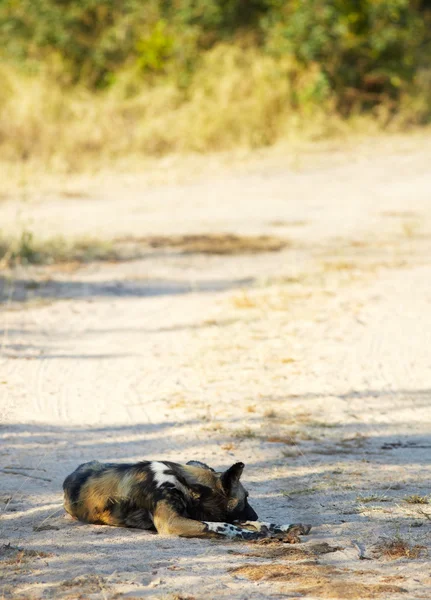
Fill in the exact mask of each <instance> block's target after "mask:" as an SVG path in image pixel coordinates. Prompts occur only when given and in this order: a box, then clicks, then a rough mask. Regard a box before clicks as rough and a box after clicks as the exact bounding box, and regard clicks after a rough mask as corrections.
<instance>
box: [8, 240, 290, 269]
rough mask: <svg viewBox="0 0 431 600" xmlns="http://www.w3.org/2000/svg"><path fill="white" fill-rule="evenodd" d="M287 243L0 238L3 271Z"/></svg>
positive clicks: (267, 247)
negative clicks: (157, 251) (159, 252)
mask: <svg viewBox="0 0 431 600" xmlns="http://www.w3.org/2000/svg"><path fill="white" fill-rule="evenodd" d="M286 244H287V242H286V241H284V240H281V239H279V238H276V237H271V236H241V235H233V234H209V235H205V234H202V235H181V236H156V237H152V236H149V237H145V238H137V239H134V238H127V239H126V238H121V239H116V240H113V241H104V240H99V239H94V238H82V239H72V240H66V239H65V238H63V237H54V238H49V239H37V238H36V237H35V236H34V234H33V233H32V232H31V231H27V230H25V231H23V232H22V234H21V235H20V236H19V237H16V238H7V237H2V236H1V235H0V269H1V268H5V267H11V266H14V265H17V264H23V265H28V264H38V265H46V264H56V263H71V264H73V263H75V264H79V263H87V262H92V261H112V262H114V261H120V260H132V259H136V258H139V257H142V256H144V255H145V254H148V252H149V251H153V250H154V249H175V250H177V251H180V252H181V253H185V254H191V253H196V254H223V255H238V254H248V253H252V254H257V253H259V252H276V251H278V250H281V249H282V248H283V247H284V246H285V245H286Z"/></svg>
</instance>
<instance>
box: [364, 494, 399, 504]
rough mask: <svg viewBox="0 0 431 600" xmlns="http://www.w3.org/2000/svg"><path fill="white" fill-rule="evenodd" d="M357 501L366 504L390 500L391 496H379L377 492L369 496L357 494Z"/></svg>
mask: <svg viewBox="0 0 431 600" xmlns="http://www.w3.org/2000/svg"><path fill="white" fill-rule="evenodd" d="M356 501H357V502H361V503H362V504H368V503H369V502H391V498H389V497H388V496H379V495H378V494H371V495H370V496H358V497H357V498H356Z"/></svg>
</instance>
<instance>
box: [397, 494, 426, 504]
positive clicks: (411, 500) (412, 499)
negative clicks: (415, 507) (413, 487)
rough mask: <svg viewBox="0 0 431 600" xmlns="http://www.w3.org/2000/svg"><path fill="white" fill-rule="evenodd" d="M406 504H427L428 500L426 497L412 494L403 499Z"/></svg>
mask: <svg viewBox="0 0 431 600" xmlns="http://www.w3.org/2000/svg"><path fill="white" fill-rule="evenodd" d="M403 500H404V502H407V504H429V503H430V501H429V498H428V497H427V496H419V494H412V495H411V496H406V497H405V498H403Z"/></svg>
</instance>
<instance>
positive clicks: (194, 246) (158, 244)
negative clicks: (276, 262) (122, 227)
mask: <svg viewBox="0 0 431 600" xmlns="http://www.w3.org/2000/svg"><path fill="white" fill-rule="evenodd" d="M127 241H130V240H129V239H121V238H120V239H118V240H117V242H120V243H121V242H127ZM132 242H134V243H141V244H143V245H145V246H148V247H150V248H175V249H178V250H180V251H181V252H183V253H184V254H230V255H235V254H258V253H261V252H277V251H279V250H282V249H283V248H285V247H286V246H287V245H288V241H287V240H284V239H281V238H279V237H275V236H270V235H255V236H252V235H237V234H234V233H214V234H211V233H208V234H192V235H169V236H149V237H143V238H137V239H133V240H132Z"/></svg>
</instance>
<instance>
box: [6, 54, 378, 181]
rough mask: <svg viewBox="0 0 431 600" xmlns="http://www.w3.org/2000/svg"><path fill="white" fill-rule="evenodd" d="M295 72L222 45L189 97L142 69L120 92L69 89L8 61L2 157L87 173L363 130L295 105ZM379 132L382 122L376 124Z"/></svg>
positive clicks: (122, 82) (206, 60)
mask: <svg viewBox="0 0 431 600" xmlns="http://www.w3.org/2000/svg"><path fill="white" fill-rule="evenodd" d="M291 69H292V65H291V61H289V60H287V59H285V58H282V59H275V58H272V57H270V56H266V55H263V54H262V53H261V52H260V51H259V50H258V49H253V48H243V47H237V46H234V45H227V44H219V45H217V46H216V47H214V48H213V49H212V50H211V51H209V52H207V53H206V54H205V55H204V56H203V57H202V62H201V66H200V69H198V71H197V72H196V73H195V75H194V77H193V81H192V82H191V84H190V86H189V87H188V89H187V90H186V91H184V90H183V89H182V88H181V87H180V86H179V85H178V84H177V83H175V82H169V81H164V82H160V83H159V84H158V85H157V86H151V85H146V84H145V82H140V83H139V85H137V81H136V74H135V73H124V74H123V76H120V77H118V78H117V83H116V85H115V86H114V87H113V88H111V89H110V90H108V91H107V92H105V93H100V92H99V93H95V92H90V91H89V90H87V89H84V88H74V89H70V90H65V89H64V88H62V87H61V86H60V85H59V84H58V83H57V82H56V81H55V80H52V79H50V78H49V77H48V76H47V75H44V74H43V73H38V75H37V77H34V76H33V77H31V76H28V75H23V74H20V73H19V72H18V71H16V70H14V69H12V68H11V67H7V66H5V65H3V66H2V68H1V74H0V76H1V80H2V86H1V90H0V107H1V111H0V140H1V142H0V154H1V155H2V157H3V159H4V160H5V161H11V162H12V161H20V162H25V163H27V164H28V163H34V164H35V165H39V166H42V167H44V168H45V169H46V170H47V171H49V170H51V171H52V170H56V171H60V172H70V171H88V170H89V169H90V170H91V169H92V168H98V167H101V166H105V165H106V164H109V163H110V162H112V161H115V160H118V159H119V158H121V157H124V156H136V157H139V156H143V155H147V156H148V155H160V154H164V153H167V152H190V151H192V152H204V151H217V150H222V149H230V148H237V147H257V146H266V145H269V144H273V143H275V142H276V141H277V140H278V139H281V138H284V139H286V138H287V139H296V138H298V137H299V138H300V139H302V140H304V139H313V138H319V139H320V138H322V137H325V136H329V135H333V134H337V133H343V132H345V131H346V129H347V130H348V129H357V130H358V131H359V123H357V121H358V119H356V120H352V123H350V124H349V125H346V123H345V122H343V119H342V118H341V117H340V116H339V115H338V114H337V113H336V112H335V111H333V110H332V109H331V107H323V106H321V105H319V103H316V102H315V103H314V106H313V110H308V111H307V110H305V108H306V107H303V109H304V110H303V111H298V110H297V109H295V106H294V105H293V94H292V89H291V83H290V78H289V73H290V72H291ZM315 77H316V73H312V72H310V73H309V74H304V75H303V76H302V78H301V79H300V80H299V81H297V82H296V84H295V85H296V87H298V86H299V87H300V88H302V87H303V88H304V89H307V88H308V87H309V86H310V85H312V84H313V80H314V78H315ZM132 88H133V95H131V90H132ZM297 91H299V90H297ZM310 108H311V106H310ZM331 111H332V112H331ZM368 120H369V119H368ZM363 127H364V124H363V123H362V129H363ZM371 128H372V129H376V128H377V129H378V128H379V125H378V124H377V123H374V122H371V121H370V126H369V127H368V129H371Z"/></svg>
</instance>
